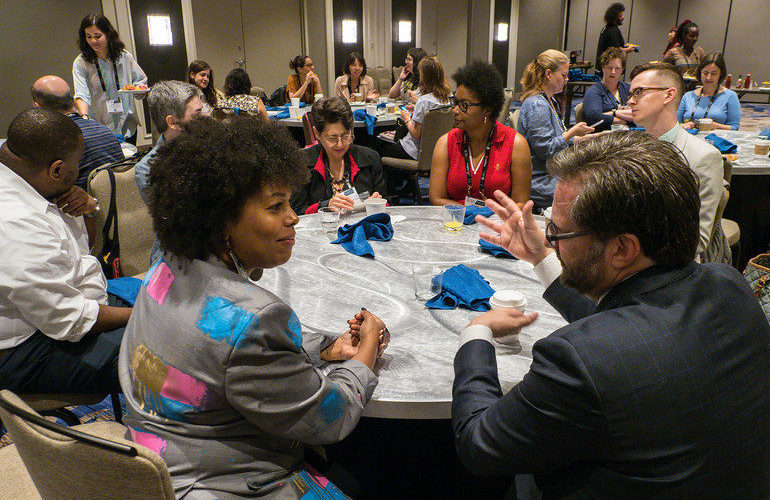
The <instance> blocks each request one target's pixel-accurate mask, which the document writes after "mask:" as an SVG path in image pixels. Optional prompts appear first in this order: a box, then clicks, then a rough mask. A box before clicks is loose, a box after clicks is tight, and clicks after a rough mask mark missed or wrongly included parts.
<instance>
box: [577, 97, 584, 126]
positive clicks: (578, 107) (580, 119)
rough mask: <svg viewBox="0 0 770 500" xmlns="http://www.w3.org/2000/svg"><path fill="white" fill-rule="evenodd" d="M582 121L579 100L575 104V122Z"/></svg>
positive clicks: (581, 109)
mask: <svg viewBox="0 0 770 500" xmlns="http://www.w3.org/2000/svg"><path fill="white" fill-rule="evenodd" d="M582 121H583V103H582V102H581V103H580V104H578V105H577V106H575V123H580V122H582Z"/></svg>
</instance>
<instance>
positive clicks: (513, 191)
mask: <svg viewBox="0 0 770 500" xmlns="http://www.w3.org/2000/svg"><path fill="white" fill-rule="evenodd" d="M452 78H453V79H454V80H455V82H457V91H456V92H455V95H454V98H453V99H452V106H453V109H452V111H453V112H454V121H455V128H453V129H452V130H450V131H449V133H447V134H444V135H443V136H441V137H440V138H439V140H438V141H437V142H436V147H435V148H434V149H433V163H432V166H431V171H430V202H431V204H433V205H453V204H457V203H459V204H461V205H465V204H469V203H471V204H472V203H474V201H475V200H484V199H485V198H488V197H491V196H492V193H494V192H495V191H496V190H498V189H499V190H500V191H502V192H504V193H505V194H506V195H509V196H510V197H511V198H512V199H513V200H514V201H516V203H518V204H519V206H521V205H523V204H524V202H526V201H527V200H528V199H529V184H530V179H531V172H532V163H531V160H530V157H529V147H528V146H527V141H526V139H524V137H523V136H522V135H521V134H517V133H516V131H515V130H513V129H512V128H510V127H506V126H505V125H503V124H502V123H498V122H497V116H499V115H500V111H501V110H502V108H503V105H504V104H505V97H504V94H503V77H502V76H500V73H499V72H498V71H497V69H496V68H495V67H494V65H492V64H488V63H485V62H481V61H473V62H472V63H470V64H468V65H466V66H463V67H462V68H460V69H458V70H457V72H456V73H455V74H454V75H452Z"/></svg>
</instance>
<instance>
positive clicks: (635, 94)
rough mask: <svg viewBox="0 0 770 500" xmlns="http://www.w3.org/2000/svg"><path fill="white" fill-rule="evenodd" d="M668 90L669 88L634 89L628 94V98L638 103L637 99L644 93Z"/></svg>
mask: <svg viewBox="0 0 770 500" xmlns="http://www.w3.org/2000/svg"><path fill="white" fill-rule="evenodd" d="M670 88H671V87H636V88H635V89H634V90H632V91H630V92H629V93H628V98H629V99H633V100H635V101H639V99H641V98H642V97H644V95H645V93H646V92H647V91H649V90H668V89H670Z"/></svg>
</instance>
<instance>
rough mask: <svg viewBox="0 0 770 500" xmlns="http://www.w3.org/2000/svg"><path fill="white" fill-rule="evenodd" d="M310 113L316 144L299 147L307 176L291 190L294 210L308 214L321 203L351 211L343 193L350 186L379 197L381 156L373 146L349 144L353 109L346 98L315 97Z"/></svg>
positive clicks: (382, 179)
mask: <svg viewBox="0 0 770 500" xmlns="http://www.w3.org/2000/svg"><path fill="white" fill-rule="evenodd" d="M310 113H311V116H312V117H313V128H314V129H315V134H316V137H318V144H316V145H314V146H311V147H309V148H306V149H304V150H302V154H303V157H304V160H305V162H304V163H305V165H306V166H307V168H308V170H309V171H310V180H309V181H308V182H306V183H305V185H304V186H302V187H300V188H299V189H297V190H296V191H295V192H294V195H293V196H292V198H291V206H292V208H293V209H294V211H295V212H297V213H298V214H312V213H315V212H317V211H318V209H319V208H323V207H331V208H334V209H337V210H345V211H352V210H353V205H354V201H353V199H352V198H351V197H350V196H347V195H345V194H344V193H345V192H346V191H348V190H349V189H350V188H355V190H356V192H357V193H359V194H360V193H364V192H367V193H369V196H371V197H373V198H381V197H382V195H383V194H384V192H385V177H384V175H383V171H382V160H380V155H379V154H377V152H376V151H374V150H373V149H369V148H367V147H364V146H359V145H357V144H353V111H351V109H350V104H349V103H348V102H347V100H346V99H344V98H343V97H340V96H336V97H331V98H329V99H322V100H319V101H317V102H315V103H314V104H313V108H312V110H311V111H310Z"/></svg>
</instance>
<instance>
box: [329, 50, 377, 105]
mask: <svg viewBox="0 0 770 500" xmlns="http://www.w3.org/2000/svg"><path fill="white" fill-rule="evenodd" d="M342 72H343V73H345V74H344V75H342V76H339V77H337V79H336V80H335V81H334V95H336V96H340V97H344V98H345V99H347V100H348V101H353V100H355V99H353V98H352V97H351V96H352V95H353V94H361V95H362V97H363V98H364V100H366V101H373V100H375V99H377V98H378V97H379V96H380V93H379V92H377V89H375V88H374V80H372V77H371V76H367V75H366V60H365V59H364V56H363V55H361V53H360V52H351V53H350V55H348V58H347V60H346V61H345V66H344V67H343V68H342Z"/></svg>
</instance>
